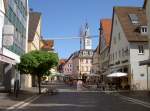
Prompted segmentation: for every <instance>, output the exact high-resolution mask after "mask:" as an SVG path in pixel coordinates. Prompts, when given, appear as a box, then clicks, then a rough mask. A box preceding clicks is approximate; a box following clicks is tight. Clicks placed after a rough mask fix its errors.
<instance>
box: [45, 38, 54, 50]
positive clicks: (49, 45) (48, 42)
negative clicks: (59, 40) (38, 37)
mask: <svg viewBox="0 0 150 111" xmlns="http://www.w3.org/2000/svg"><path fill="white" fill-rule="evenodd" d="M43 43H44V45H43V47H42V49H48V50H51V49H52V47H53V46H54V40H43Z"/></svg>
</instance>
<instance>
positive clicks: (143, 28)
mask: <svg viewBox="0 0 150 111" xmlns="http://www.w3.org/2000/svg"><path fill="white" fill-rule="evenodd" d="M147 31H148V29H147V26H141V34H146V33H147Z"/></svg>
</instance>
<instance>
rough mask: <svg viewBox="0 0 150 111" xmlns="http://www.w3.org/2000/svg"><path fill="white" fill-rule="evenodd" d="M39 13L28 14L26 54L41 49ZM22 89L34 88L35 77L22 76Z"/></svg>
mask: <svg viewBox="0 0 150 111" xmlns="http://www.w3.org/2000/svg"><path fill="white" fill-rule="evenodd" d="M41 20H42V19H41V13H40V12H33V11H30V12H29V23H28V25H29V29H28V47H27V52H31V51H34V50H40V48H41ZM21 81H22V83H23V84H22V87H25V88H26V87H27V88H28V87H29V88H30V87H32V86H36V77H35V76H31V75H30V74H29V75H22V80H21Z"/></svg>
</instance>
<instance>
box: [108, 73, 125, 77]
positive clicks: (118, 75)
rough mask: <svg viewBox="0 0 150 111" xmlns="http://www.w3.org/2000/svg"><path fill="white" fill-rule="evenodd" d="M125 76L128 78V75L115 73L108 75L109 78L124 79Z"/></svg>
mask: <svg viewBox="0 0 150 111" xmlns="http://www.w3.org/2000/svg"><path fill="white" fill-rule="evenodd" d="M123 76H127V73H123V72H114V73H111V74H109V75H107V77H123Z"/></svg>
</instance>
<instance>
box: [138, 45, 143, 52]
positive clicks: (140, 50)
mask: <svg viewBox="0 0 150 111" xmlns="http://www.w3.org/2000/svg"><path fill="white" fill-rule="evenodd" d="M138 49H139V54H143V53H144V48H143V45H138Z"/></svg>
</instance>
